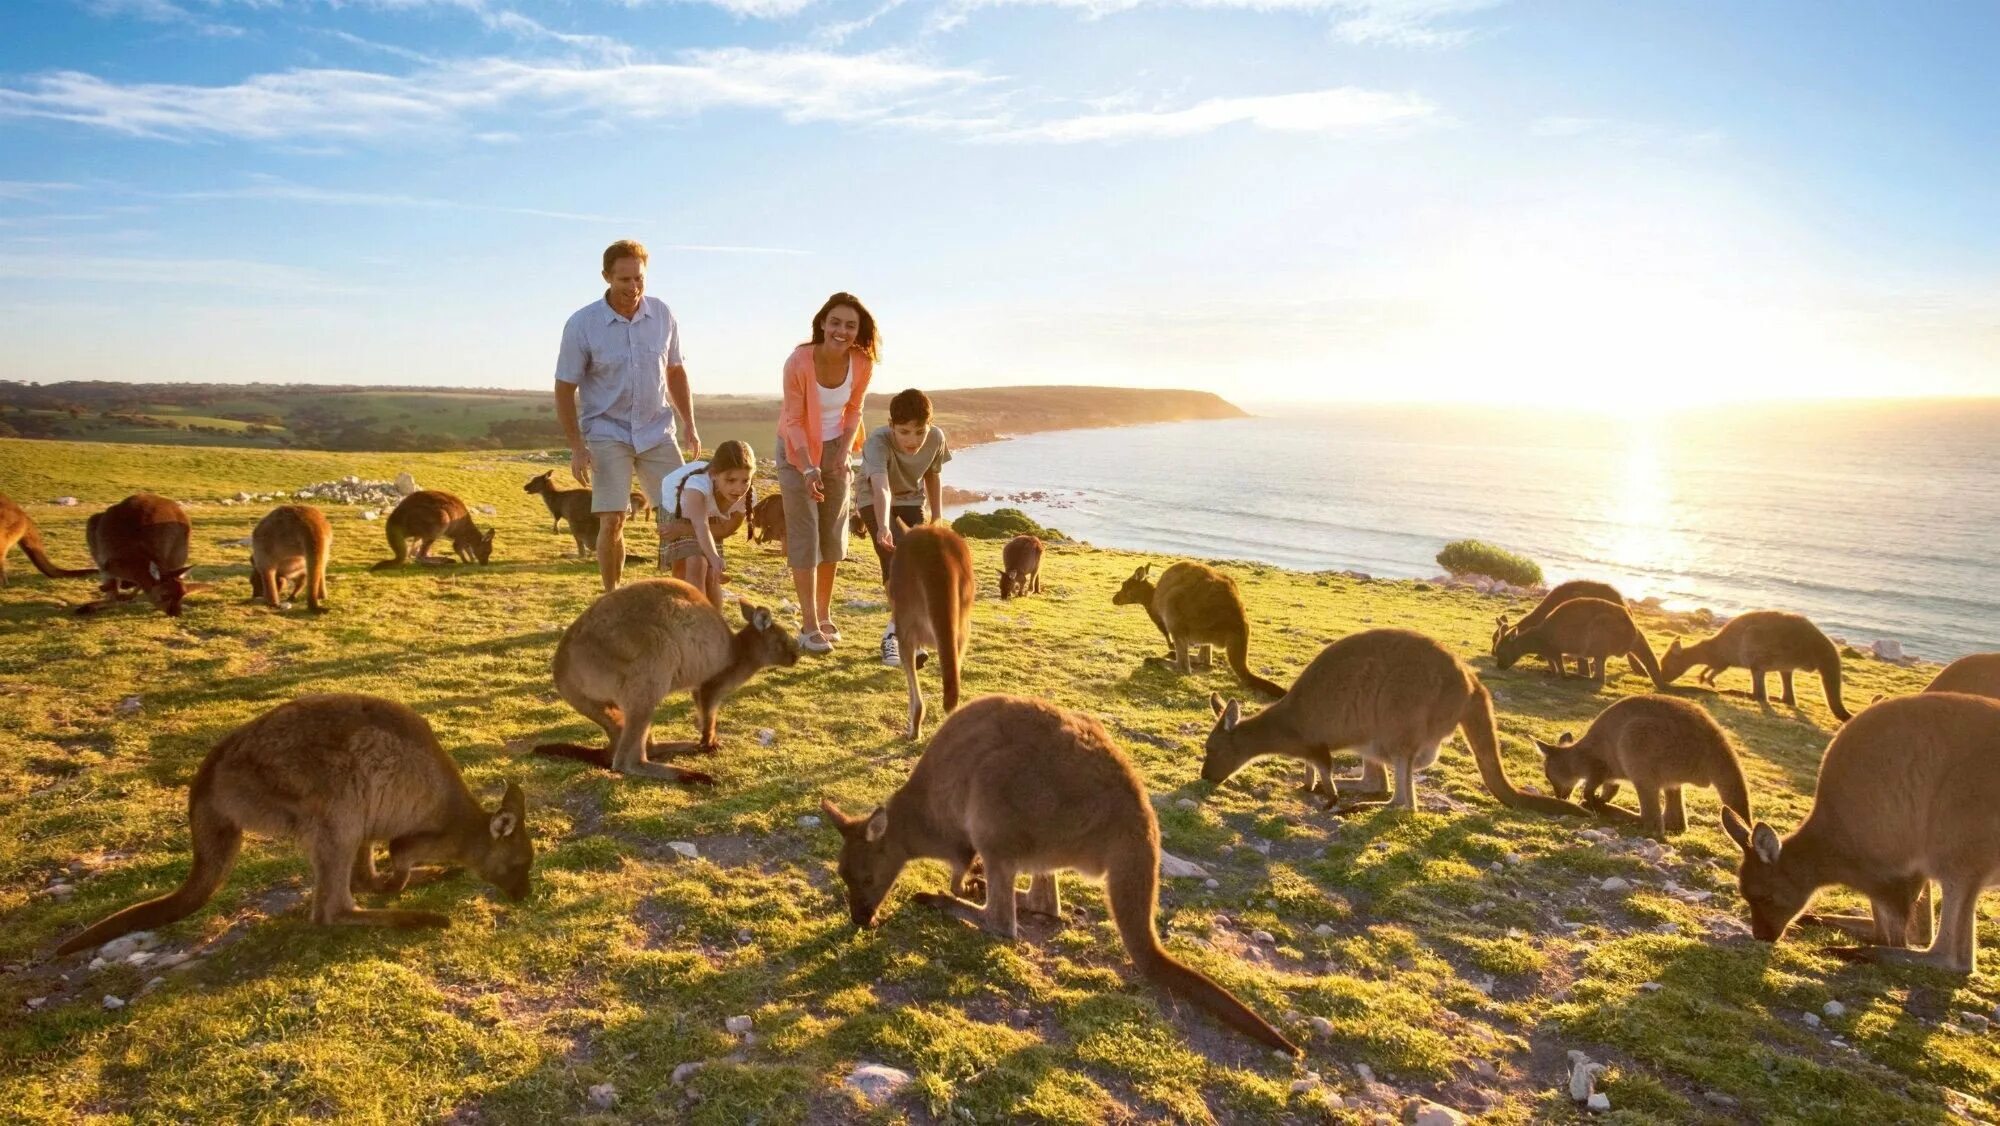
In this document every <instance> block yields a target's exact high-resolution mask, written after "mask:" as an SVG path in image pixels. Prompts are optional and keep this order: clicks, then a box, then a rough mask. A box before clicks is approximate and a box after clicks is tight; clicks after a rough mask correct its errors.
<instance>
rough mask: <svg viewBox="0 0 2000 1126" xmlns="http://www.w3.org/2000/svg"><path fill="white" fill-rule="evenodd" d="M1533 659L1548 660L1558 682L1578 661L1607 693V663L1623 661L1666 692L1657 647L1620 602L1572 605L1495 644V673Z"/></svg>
mask: <svg viewBox="0 0 2000 1126" xmlns="http://www.w3.org/2000/svg"><path fill="white" fill-rule="evenodd" d="M1530 653H1534V654H1537V655H1539V656H1541V657H1544V658H1546V659H1547V660H1548V662H1549V671H1550V672H1552V673H1554V674H1555V675H1556V676H1559V677H1560V676H1568V675H1569V670H1568V669H1567V668H1565V667H1564V666H1563V658H1564V657H1565V656H1574V657H1576V659H1577V661H1578V662H1579V663H1580V664H1581V665H1582V666H1583V668H1584V669H1585V670H1586V671H1588V673H1589V675H1590V679H1591V680H1592V681H1593V682H1595V683H1596V685H1597V686H1598V687H1599V688H1602V687H1604V675H1605V671H1606V665H1605V662H1606V661H1608V660H1609V659H1610V658H1612V657H1618V656H1622V657H1625V658H1627V659H1628V660H1630V661H1631V662H1632V663H1633V664H1634V665H1636V666H1637V667H1639V668H1642V669H1644V670H1646V675H1648V676H1650V677H1652V678H1653V685H1654V686H1655V687H1657V688H1665V687H1666V681H1664V680H1662V679H1660V664H1659V662H1658V661H1656V660H1654V659H1653V647H1652V646H1651V645H1648V644H1647V643H1646V635H1645V634H1643V633H1641V632H1639V624H1638V623H1637V622H1634V621H1633V620H1632V613H1631V611H1629V610H1627V609H1625V604H1624V603H1622V602H1607V601H1605V600H1604V599H1602V598H1572V599H1570V600H1569V601H1568V602H1565V603H1563V604H1562V605H1560V606H1558V607H1556V608H1555V609H1554V610H1552V611H1550V612H1549V615H1548V617H1546V618H1543V619H1542V621H1541V622H1540V623H1539V624H1537V625H1533V626H1529V627H1528V628H1526V629H1517V630H1513V631H1510V632H1508V633H1507V634H1506V635H1505V636H1503V637H1501V638H1500V639H1499V641H1497V642H1495V643H1494V646H1493V664H1494V667H1496V668H1501V669H1511V668H1513V667H1514V662H1516V661H1518V660H1520V659H1521V658H1522V657H1524V656H1526V655H1528V654H1530Z"/></svg>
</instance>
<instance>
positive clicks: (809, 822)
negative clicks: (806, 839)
mask: <svg viewBox="0 0 2000 1126" xmlns="http://www.w3.org/2000/svg"><path fill="white" fill-rule="evenodd" d="M799 828H801V829H817V828H819V818H817V817H815V816H813V815H812V814H810V813H808V814H806V815H804V816H803V817H800V818H799Z"/></svg>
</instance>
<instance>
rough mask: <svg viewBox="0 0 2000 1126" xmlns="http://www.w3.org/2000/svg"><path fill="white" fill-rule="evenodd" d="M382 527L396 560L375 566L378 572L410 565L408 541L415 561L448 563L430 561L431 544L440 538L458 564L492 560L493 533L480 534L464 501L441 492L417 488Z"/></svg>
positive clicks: (397, 507)
mask: <svg viewBox="0 0 2000 1126" xmlns="http://www.w3.org/2000/svg"><path fill="white" fill-rule="evenodd" d="M384 524H385V528H384V531H386V532H387V534H388V537H389V550H390V551H391V552H393V553H394V554H395V558H394V559H384V560H382V561H381V562H380V563H377V564H375V567H374V569H375V570H377V571H382V570H387V569H388V568H390V567H400V566H402V565H403V564H405V563H407V562H409V561H410V541H411V540H416V541H417V555H416V558H417V562H419V563H444V562H447V560H443V559H432V558H431V544H432V543H434V542H436V540H437V538H438V537H439V536H444V537H446V538H448V539H450V540H451V550H452V552H453V553H454V554H456V555H457V556H458V559H459V562H461V563H471V562H473V561H475V560H476V561H478V562H480V563H485V562H487V561H488V560H490V559H491V558H492V557H493V530H492V529H490V528H489V529H487V530H486V531H485V532H481V531H480V530H479V525H477V524H475V523H473V521H472V512H471V510H469V509H467V508H466V507H465V502H464V501H462V500H460V499H458V498H457V497H455V496H453V495H451V494H450V493H447V492H445V491H443V490H442V489H419V490H418V491H416V492H414V493H411V494H410V495H409V496H406V497H404V498H403V499H402V500H401V501H398V502H397V504H396V510H395V511H394V512H391V513H390V514H389V519H388V520H387V521H385V522H384Z"/></svg>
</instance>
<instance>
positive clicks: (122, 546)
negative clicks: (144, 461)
mask: <svg viewBox="0 0 2000 1126" xmlns="http://www.w3.org/2000/svg"><path fill="white" fill-rule="evenodd" d="M193 528H194V526H193V525H192V524H190V523H189V522H188V515H187V511H186V510H185V509H183V508H181V506H180V505H178V504H175V503H174V502H173V501H170V500H168V499H167V498H165V497H163V496H155V495H154V494H152V493H133V494H132V495H131V496H129V497H126V498H125V499H124V500H121V501H119V502H118V503H117V504H114V505H112V506H111V507H110V508H107V509H105V510H104V511H102V512H98V513H93V514H92V515H91V517H90V520H89V522H88V523H86V524H85V525H84V537H85V538H86V539H87V540H89V541H90V556H91V558H92V559H95V560H96V561H97V569H98V570H100V571H102V572H104V576H105V578H104V581H103V582H102V583H101V584H99V586H98V590H99V591H100V592H102V593H103V594H104V595H105V597H103V598H99V599H97V600H96V601H93V602H86V603H84V604H83V605H81V606H78V607H77V608H76V612H77V613H79V614H88V613H91V612H92V611H95V610H99V609H102V608H103V607H106V606H111V605H115V604H117V603H119V602H124V601H127V600H129V599H130V598H131V597H132V594H131V593H127V592H126V590H125V588H127V587H130V588H132V590H133V591H134V592H136V593H140V594H144V595H145V596H146V599H147V601H149V602H151V603H152V604H153V605H155V606H157V607H159V608H160V610H161V611H162V612H163V613H165V614H166V615H167V616H168V617H170V618H178V617H180V616H181V602H182V600H183V599H185V598H186V597H187V596H188V595H190V594H193V593H194V592H196V591H198V590H205V589H207V588H208V586H209V585H210V584H208V583H191V582H188V581H187V575H188V572H189V571H191V570H193V568H192V567H189V566H188V536H189V534H190V533H191V532H192V531H193Z"/></svg>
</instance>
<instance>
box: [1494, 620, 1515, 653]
mask: <svg viewBox="0 0 2000 1126" xmlns="http://www.w3.org/2000/svg"><path fill="white" fill-rule="evenodd" d="M1493 620H1494V621H1495V622H1497V623H1498V624H1497V625H1495V626H1494V627H1493V655H1494V656H1495V657H1498V656H1499V655H1500V643H1501V642H1502V641H1505V640H1506V639H1507V638H1508V637H1509V636H1510V635H1512V634H1513V632H1514V627H1513V626H1511V625H1509V624H1507V615H1505V614H1501V615H1499V616H1498V617H1496V618H1494V619H1493Z"/></svg>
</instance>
